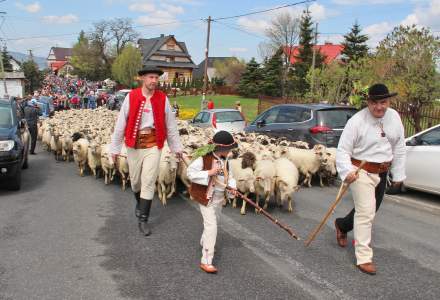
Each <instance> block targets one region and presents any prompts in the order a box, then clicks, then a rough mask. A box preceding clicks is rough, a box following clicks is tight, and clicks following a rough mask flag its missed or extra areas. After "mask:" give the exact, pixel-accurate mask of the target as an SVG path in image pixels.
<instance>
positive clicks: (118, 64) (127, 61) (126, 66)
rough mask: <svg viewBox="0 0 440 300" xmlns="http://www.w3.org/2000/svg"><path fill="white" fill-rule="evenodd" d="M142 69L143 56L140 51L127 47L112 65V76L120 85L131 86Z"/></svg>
mask: <svg viewBox="0 0 440 300" xmlns="http://www.w3.org/2000/svg"><path fill="white" fill-rule="evenodd" d="M141 67H142V55H141V52H140V51H139V49H137V48H135V47H134V46H132V45H126V46H125V48H124V50H122V52H121V54H120V55H119V56H118V57H117V58H116V60H115V62H114V63H113V65H112V75H113V78H114V79H116V80H117V81H119V82H120V83H122V84H124V85H126V86H131V84H132V83H133V81H134V79H135V77H136V75H137V72H138V71H139V69H140V68H141Z"/></svg>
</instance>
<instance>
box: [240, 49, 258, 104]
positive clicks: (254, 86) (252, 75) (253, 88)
mask: <svg viewBox="0 0 440 300" xmlns="http://www.w3.org/2000/svg"><path fill="white" fill-rule="evenodd" d="M262 83H263V73H262V70H261V68H260V64H259V63H257V61H256V60H255V58H253V57H252V59H251V60H250V61H249V63H247V65H246V70H245V71H244V73H243V75H242V76H241V79H240V82H239V84H238V92H239V93H240V95H242V96H246V97H257V96H258V95H259V94H260V93H261V91H262V90H261V84H262Z"/></svg>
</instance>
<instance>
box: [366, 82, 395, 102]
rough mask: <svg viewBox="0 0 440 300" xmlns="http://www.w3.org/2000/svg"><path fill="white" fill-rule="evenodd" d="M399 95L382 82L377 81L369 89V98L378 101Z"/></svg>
mask: <svg viewBox="0 0 440 300" xmlns="http://www.w3.org/2000/svg"><path fill="white" fill-rule="evenodd" d="M394 96H397V93H390V91H389V90H388V88H387V86H386V85H385V84H382V83H376V84H373V85H372V86H370V88H369V89H368V100H372V101H377V100H382V99H386V98H391V97H394Z"/></svg>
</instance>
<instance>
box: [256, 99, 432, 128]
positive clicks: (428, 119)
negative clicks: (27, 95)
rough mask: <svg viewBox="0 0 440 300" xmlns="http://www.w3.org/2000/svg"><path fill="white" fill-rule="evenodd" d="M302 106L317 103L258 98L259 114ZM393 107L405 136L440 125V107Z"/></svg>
mask: <svg viewBox="0 0 440 300" xmlns="http://www.w3.org/2000/svg"><path fill="white" fill-rule="evenodd" d="M289 103H290V104H294V103H296V104H301V103H315V102H313V101H306V100H304V99H293V98H279V97H268V96H260V97H259V98H258V114H260V113H262V112H263V111H265V110H266V109H269V108H270V107H272V106H274V105H278V104H289ZM391 107H392V108H394V109H395V110H396V111H397V112H399V114H400V117H401V119H402V123H403V126H404V128H405V136H407V137H408V136H411V135H414V134H416V133H417V132H420V131H422V130H425V129H427V128H429V127H431V126H434V125H437V124H440V106H439V105H437V106H435V105H431V106H428V105H425V106H422V107H419V108H417V107H415V106H414V105H412V104H411V103H405V102H392V103H391Z"/></svg>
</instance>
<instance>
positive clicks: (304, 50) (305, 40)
mask: <svg viewBox="0 0 440 300" xmlns="http://www.w3.org/2000/svg"><path fill="white" fill-rule="evenodd" d="M299 30H300V32H299V49H298V50H299V51H298V55H297V59H298V61H300V62H302V63H306V64H308V65H311V64H312V60H313V39H314V37H313V21H312V16H311V15H310V11H309V10H308V9H307V10H305V11H304V12H303V14H302V16H301V23H300V29H299Z"/></svg>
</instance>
